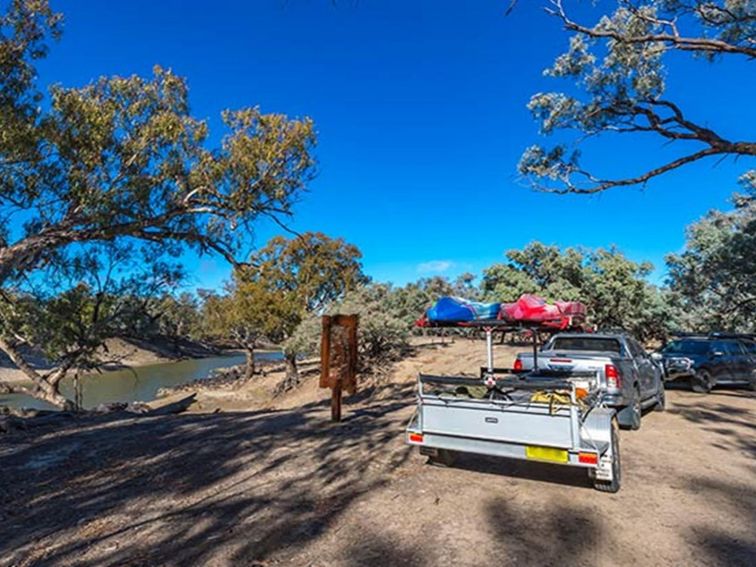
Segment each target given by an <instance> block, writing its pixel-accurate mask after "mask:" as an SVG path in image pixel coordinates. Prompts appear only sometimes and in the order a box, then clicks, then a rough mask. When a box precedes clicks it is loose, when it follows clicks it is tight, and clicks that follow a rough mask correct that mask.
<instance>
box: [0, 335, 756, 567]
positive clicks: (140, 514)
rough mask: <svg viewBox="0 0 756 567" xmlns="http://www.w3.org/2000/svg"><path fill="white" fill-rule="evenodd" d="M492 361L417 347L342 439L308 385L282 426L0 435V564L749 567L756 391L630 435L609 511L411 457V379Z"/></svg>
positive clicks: (548, 489)
mask: <svg viewBox="0 0 756 567" xmlns="http://www.w3.org/2000/svg"><path fill="white" fill-rule="evenodd" d="M499 350H500V351H502V352H503V353H504V354H505V355H507V356H509V355H511V352H512V351H511V349H509V350H508V349H507V348H505V347H499ZM480 352H481V346H480V344H479V343H471V342H468V341H460V342H457V343H455V344H453V345H451V346H445V347H438V346H433V347H421V348H418V352H417V354H416V356H414V357H412V358H409V359H407V360H405V361H402V362H401V363H399V364H398V365H397V367H396V370H395V372H394V374H393V377H392V378H391V379H389V380H388V381H387V383H386V384H384V385H382V386H380V387H377V388H376V389H375V390H374V391H373V392H371V394H372V395H370V396H368V395H365V394H363V395H362V396H358V399H357V400H354V401H353V402H352V403H351V404H350V405H349V406H348V407H347V408H346V411H345V415H346V416H347V419H346V421H345V422H343V423H342V424H338V425H331V424H329V423H328V421H327V420H328V416H329V410H328V407H327V406H326V405H325V402H321V401H319V399H318V398H325V397H326V394H325V393H323V392H321V393H318V392H317V391H316V390H315V385H314V382H308V383H307V384H305V385H304V386H303V390H301V391H300V392H298V393H297V394H296V395H294V396H291V397H289V398H288V399H286V400H284V401H282V402H281V403H280V404H279V405H278V407H273V408H266V409H251V410H249V411H240V412H235V413H224V412H221V413H207V414H190V415H180V416H167V417H156V418H133V417H124V416H121V417H119V416H108V417H101V418H88V419H87V420H85V421H82V422H79V423H74V424H71V425H70V426H66V427H64V428H59V429H57V430H46V429H43V428H34V429H30V430H29V431H27V432H19V433H15V434H12V435H6V436H4V437H0V565H116V564H117V565H124V564H125V565H323V566H326V565H329V566H330V565H341V566H353V565H423V566H424V565H427V566H431V565H447V564H448V565H452V564H453V565H509V564H537V565H635V564H637V565H754V564H756V419H754V418H755V417H756V393H754V392H750V391H746V390H715V392H714V393H712V394H710V395H708V396H707V395H699V394H694V393H692V392H688V391H684V390H677V389H675V390H672V391H669V392H668V411H667V412H665V413H658V412H652V413H649V414H647V415H646V416H645V417H644V420H643V426H642V428H641V430H640V431H637V432H628V431H623V432H622V435H621V450H622V463H623V488H622V490H621V491H620V492H619V493H618V494H616V495H607V494H602V493H598V492H596V491H594V490H593V489H591V488H590V484H589V483H588V481H587V479H586V477H585V476H584V474H583V472H582V471H580V470H572V469H565V468H559V467H555V466H548V465H539V464H535V463H519V462H510V461H503V460H495V459H488V458H482V457H475V456H465V457H464V458H462V459H460V461H459V463H458V464H457V465H456V466H455V467H454V468H451V469H442V468H436V467H432V466H429V465H427V464H426V463H425V459H424V458H423V457H421V456H419V455H418V454H417V453H416V452H414V451H411V450H409V449H408V448H407V447H406V446H405V445H404V443H403V435H402V430H403V427H404V425H405V423H406V421H407V420H408V419H409V417H410V415H411V413H412V403H413V386H414V383H413V375H414V374H415V373H416V372H417V371H418V370H419V369H421V368H426V369H428V370H429V371H441V370H446V371H449V372H459V371H469V372H474V371H475V368H476V366H477V365H478V364H479V362H480V360H479V355H480ZM502 362H504V361H502Z"/></svg>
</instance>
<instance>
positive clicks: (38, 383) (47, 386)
mask: <svg viewBox="0 0 756 567" xmlns="http://www.w3.org/2000/svg"><path fill="white" fill-rule="evenodd" d="M0 350H2V351H3V352H5V354H6V355H8V358H10V359H11V362H13V364H15V365H16V367H17V368H18V369H19V370H21V371H22V372H23V373H24V374H25V375H26V377H27V378H28V379H29V380H30V381H31V385H28V386H27V385H16V384H0V391H5V392H8V393H11V394H23V395H27V396H31V397H33V398H36V399H38V400H42V401H44V402H47V403H49V404H52V405H53V406H55V407H56V408H58V409H61V410H65V411H70V410H73V409H74V404H73V402H71V400H68V399H67V398H66V397H65V396H63V395H62V394H61V393H60V389H59V386H60V381H61V380H62V378H63V377H64V376H65V373H66V370H67V368H66V367H61V368H59V369H58V370H57V371H55V372H53V373H51V374H48V375H46V376H43V375H42V374H40V373H39V372H37V371H36V370H35V369H34V368H32V367H31V366H30V365H29V364H28V363H27V362H26V360H24V358H23V356H22V355H21V353H20V352H19V351H18V350H16V349H15V348H14V347H13V345H11V344H10V343H9V342H7V341H4V340H3V339H0ZM48 378H49V379H48Z"/></svg>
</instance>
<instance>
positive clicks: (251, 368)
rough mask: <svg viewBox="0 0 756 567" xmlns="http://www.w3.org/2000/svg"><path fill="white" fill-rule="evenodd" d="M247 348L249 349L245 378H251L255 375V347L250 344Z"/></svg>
mask: <svg viewBox="0 0 756 567" xmlns="http://www.w3.org/2000/svg"><path fill="white" fill-rule="evenodd" d="M245 350H246V351H247V363H246V365H245V366H244V379H245V380H249V379H250V378H252V377H253V376H254V375H255V347H251V346H248V347H246V349H245Z"/></svg>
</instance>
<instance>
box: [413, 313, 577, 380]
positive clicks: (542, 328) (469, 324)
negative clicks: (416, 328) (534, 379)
mask: <svg viewBox="0 0 756 567" xmlns="http://www.w3.org/2000/svg"><path fill="white" fill-rule="evenodd" d="M424 327H425V328H457V329H481V330H482V331H483V332H484V333H485V335H486V366H485V367H481V378H489V379H492V378H493V376H494V375H495V374H502V373H504V372H510V373H511V372H512V369H511V368H496V366H494V352H493V334H494V333H496V332H499V333H508V332H518V331H529V332H530V334H531V337H532V339H533V341H532V346H533V370H538V347H539V346H540V344H539V343H540V334H541V333H551V334H553V333H560V332H564V331H574V330H575V329H574V328H566V329H561V328H556V327H554V326H551V325H548V324H544V323H516V322H512V321H507V320H505V319H480V320H476V321H428V322H426V323H425V325H424ZM580 329H581V330H582V328H580Z"/></svg>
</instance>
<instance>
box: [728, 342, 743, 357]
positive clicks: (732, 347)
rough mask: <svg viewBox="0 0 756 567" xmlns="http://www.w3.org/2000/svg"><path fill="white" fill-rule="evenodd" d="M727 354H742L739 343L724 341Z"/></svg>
mask: <svg viewBox="0 0 756 567" xmlns="http://www.w3.org/2000/svg"><path fill="white" fill-rule="evenodd" d="M725 345H726V348H727V350H726V351H725V352H726V353H727V354H743V350H742V349H741V348H740V343H739V342H737V341H727V342H726V343H725Z"/></svg>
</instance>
